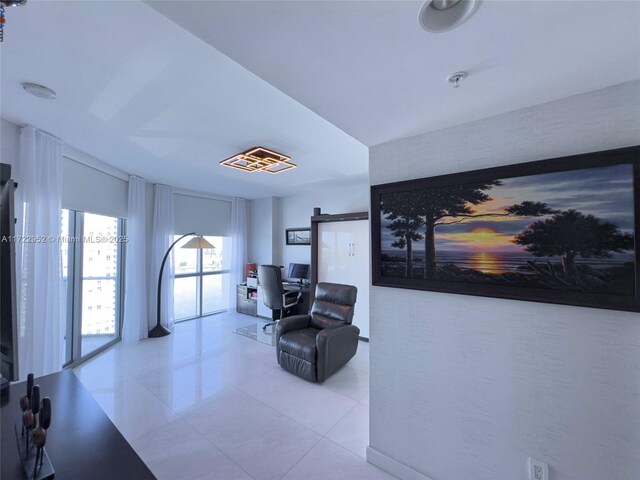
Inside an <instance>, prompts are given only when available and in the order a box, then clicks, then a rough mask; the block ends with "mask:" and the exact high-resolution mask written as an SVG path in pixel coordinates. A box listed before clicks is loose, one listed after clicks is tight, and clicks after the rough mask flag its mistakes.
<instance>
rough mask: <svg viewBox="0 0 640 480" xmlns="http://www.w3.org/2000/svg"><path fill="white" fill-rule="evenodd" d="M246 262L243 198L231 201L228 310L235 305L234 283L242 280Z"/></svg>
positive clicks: (245, 214)
mask: <svg viewBox="0 0 640 480" xmlns="http://www.w3.org/2000/svg"><path fill="white" fill-rule="evenodd" d="M246 264H247V202H246V201H245V199H244V198H237V197H235V198H233V200H232V201H231V271H230V274H229V310H235V307H236V299H237V298H236V285H237V284H239V283H242V282H244V281H245V280H246V279H245V278H244V268H245V266H246Z"/></svg>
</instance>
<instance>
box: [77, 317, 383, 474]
mask: <svg viewBox="0 0 640 480" xmlns="http://www.w3.org/2000/svg"><path fill="white" fill-rule="evenodd" d="M248 319H249V321H250V319H251V317H247V316H246V315H240V314H237V313H235V312H229V313H223V314H218V315H213V316H209V317H205V318H203V319H198V320H193V321H189V322H184V323H179V324H177V325H176V328H175V332H174V333H173V334H172V335H169V336H167V337H163V338H155V339H147V340H144V341H142V342H140V343H138V344H133V345H126V344H122V343H118V344H117V345H115V346H114V347H112V348H111V349H109V350H108V351H106V352H104V353H102V354H100V355H98V356H97V357H95V358H92V359H91V360H89V361H88V362H86V363H84V364H82V365H80V366H79V367H77V368H76V369H75V372H76V373H77V375H78V377H79V378H80V380H81V381H82V383H83V384H84V385H85V386H86V387H87V389H88V390H89V391H90V392H91V393H92V394H93V396H94V398H95V399H96V400H97V402H98V403H99V404H100V405H101V407H102V408H103V409H104V411H105V412H106V414H107V415H109V417H110V418H111V420H112V421H113V423H114V424H115V425H116V427H117V428H118V429H119V430H120V431H121V432H122V434H123V435H124V436H125V437H126V438H127V440H128V441H129V443H131V445H132V446H133V448H134V449H135V450H136V451H137V452H138V454H139V455H140V457H141V458H142V459H143V460H144V462H145V463H146V464H147V465H148V466H149V468H150V469H151V470H152V471H153V473H154V474H155V475H156V476H157V477H158V478H159V479H161V480H163V479H167V480H178V479H190V480H204V479H220V480H235V479H238V480H245V479H248V480H251V479H256V480H272V479H273V480H275V479H280V478H283V479H286V480H295V479H305V480H306V479H314V480H315V479H345V480H358V479H367V480H377V479H392V478H394V477H392V476H391V475H389V474H387V473H385V472H383V471H382V470H379V469H378V468H376V467H374V466H372V465H370V464H368V463H367V462H366V461H365V459H364V458H365V450H366V447H367V444H368V441H369V405H368V403H369V401H368V397H369V345H368V344H367V343H363V342H360V345H359V346H358V353H357V355H356V356H355V357H354V358H353V359H352V360H351V361H350V362H349V363H348V364H347V365H346V366H345V367H344V368H343V369H342V370H340V371H339V372H338V373H336V374H335V375H333V376H332V377H331V378H329V379H328V380H327V381H326V382H325V383H324V384H321V385H320V384H312V383H309V382H306V381H304V380H301V379H299V378H297V377H295V376H294V375H291V374H289V373H287V372H285V371H284V370H282V369H281V368H280V367H279V366H278V364H277V362H276V359H275V351H274V347H272V346H269V345H265V344H263V343H260V342H257V341H255V340H252V339H249V338H246V337H243V336H240V335H237V334H236V333H234V330H235V329H236V328H238V327H240V326H244V325H246V324H247V320H248Z"/></svg>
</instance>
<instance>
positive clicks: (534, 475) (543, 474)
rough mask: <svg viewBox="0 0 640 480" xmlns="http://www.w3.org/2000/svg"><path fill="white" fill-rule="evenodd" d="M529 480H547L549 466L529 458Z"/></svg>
mask: <svg viewBox="0 0 640 480" xmlns="http://www.w3.org/2000/svg"><path fill="white" fill-rule="evenodd" d="M529 480H549V465H547V464H546V463H544V462H541V461H540V460H536V459H535V458H529Z"/></svg>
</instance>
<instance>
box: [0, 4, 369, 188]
mask: <svg viewBox="0 0 640 480" xmlns="http://www.w3.org/2000/svg"><path fill="white" fill-rule="evenodd" d="M6 17H7V26H6V27H5V33H4V43H2V44H1V47H0V56H1V58H0V68H1V70H0V72H1V75H0V76H1V78H0V81H1V83H0V87H1V98H0V100H1V104H0V113H1V115H2V117H3V118H5V119H7V120H9V121H13V122H15V123H18V124H32V125H33V126H35V127H37V128H39V129H42V130H44V131H47V132H49V133H51V134H53V135H55V136H57V137H59V138H61V139H62V140H64V141H65V142H66V143H67V144H69V145H71V146H73V147H75V148H76V149H79V150H82V151H84V152H86V153H89V154H91V155H93V156H94V157H97V158H98V159H100V160H102V161H104V162H106V163H109V164H111V165H113V166H115V167H118V168H120V169H122V170H124V171H125V172H129V173H133V174H136V175H140V176H142V177H144V178H146V179H147V180H149V181H151V182H154V183H163V184H168V185H172V186H175V187H178V188H184V189H189V190H194V191H201V192H209V193H215V194H219V195H230V196H242V197H245V198H261V197H266V196H282V195H288V194H292V193H297V192H301V191H304V190H307V189H308V188H309V185H310V184H314V183H317V182H328V181H331V182H344V181H349V180H351V179H356V178H357V179H366V177H367V171H368V150H367V147H365V146H364V145H362V144H361V143H360V142H358V141H356V140H354V139H353V138H352V137H350V136H349V135H347V134H345V133H344V132H342V131H341V130H339V129H338V128H337V127H335V126H334V125H332V124H331V123H329V122H328V121H326V120H324V119H323V118H321V117H320V116H318V115H317V114H316V113H314V112H312V111H310V110H309V109H307V108H306V107H305V106H303V105H301V104H300V103H298V102H296V101H295V100H293V99H291V98H290V97H288V96H287V95H286V94H284V93H282V92H280V91H279V90H277V89H276V88H274V87H273V86H271V85H269V84H268V83H266V82H264V81H263V80H261V79H260V78H258V77H257V76H256V75H254V74H253V73H251V72H249V71H247V70H246V69H244V68H243V67H241V66H240V65H238V64H237V63H236V62H234V61H233V60H231V59H229V58H228V57H226V56H225V55H223V54H221V53H220V52H218V51H217V50H215V49H214V48H212V47H211V46H209V45H207V44H206V43H204V42H202V41H201V40H200V39H198V38H197V37H195V36H193V35H192V34H190V33H189V32H187V31H186V30H184V29H183V28H182V27H180V26H178V25H177V24H175V23H173V22H171V21H169V20H168V19H167V18H165V17H164V16H163V15H161V14H159V13H158V12H156V11H155V10H153V9H152V8H150V7H149V6H148V5H146V4H144V3H142V2H131V1H126V2H114V1H80V2H70V1H60V2H58V1H46V2H38V1H33V0H30V1H29V2H28V3H27V4H26V5H25V6H24V7H16V8H8V9H7V10H6ZM25 81H28V82H36V83H41V84H44V85H46V86H48V87H50V88H52V89H54V90H55V91H56V92H57V94H58V97H57V99H56V100H54V101H51V100H42V99H39V98H36V97H33V96H31V95H29V94H27V93H26V92H24V91H23V89H22V87H21V82H25ZM258 145H260V146H264V147H266V148H269V149H273V150H276V151H278V152H281V153H284V154H287V155H290V156H291V157H292V161H293V162H294V163H296V164H298V168H296V169H293V170H290V171H288V172H286V173H282V174H278V175H270V174H267V173H246V172H241V171H237V170H233V169H231V168H226V167H221V166H218V162H219V161H220V160H223V159H225V158H228V157H230V156H232V155H234V154H236V153H238V152H241V151H244V150H246V149H248V148H250V147H253V146H258Z"/></svg>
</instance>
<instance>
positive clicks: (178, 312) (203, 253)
mask: <svg viewBox="0 0 640 480" xmlns="http://www.w3.org/2000/svg"><path fill="white" fill-rule="evenodd" d="M178 238H180V235H176V236H175V237H174V240H177V239H178ZM204 238H206V239H207V241H209V243H211V244H212V245H213V246H214V248H212V249H206V250H196V249H186V248H180V247H182V245H184V244H185V243H187V242H188V241H189V240H190V238H189V237H187V238H185V239H183V240H182V241H181V242H179V243H178V244H177V245H176V246H175V249H174V252H175V253H174V264H175V280H174V283H173V314H174V318H175V320H176V321H181V320H188V319H192V318H196V317H201V316H203V315H210V314H212V313H218V312H222V311H225V310H227V309H228V308H229V264H230V261H231V260H230V258H229V257H230V255H229V254H228V252H229V251H230V242H231V239H230V238H227V237H204Z"/></svg>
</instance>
